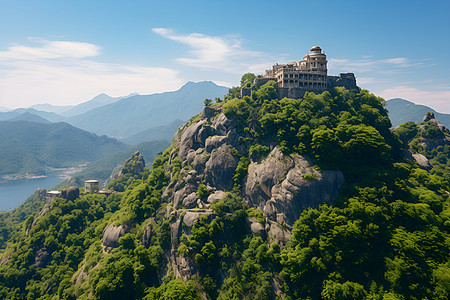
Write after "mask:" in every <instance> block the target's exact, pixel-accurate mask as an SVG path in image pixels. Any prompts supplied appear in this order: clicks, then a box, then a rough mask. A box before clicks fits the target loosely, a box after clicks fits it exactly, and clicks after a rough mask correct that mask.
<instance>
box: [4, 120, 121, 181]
mask: <svg viewBox="0 0 450 300" xmlns="http://www.w3.org/2000/svg"><path fill="white" fill-rule="evenodd" d="M126 147H127V145H126V144H124V143H122V142H119V141H117V140H116V139H112V138H108V137H106V136H97V135H96V134H92V133H89V132H86V131H84V130H81V129H79V128H75V127H73V126H72V125H69V124H67V123H48V124H44V123H36V122H29V121H2V122H0V175H6V174H14V175H24V174H26V173H31V174H45V168H46V167H66V166H73V165H76V164H78V163H82V162H89V161H95V160H98V159H100V158H101V157H103V156H105V155H108V154H110V153H114V152H117V151H120V150H123V149H125V148H126Z"/></svg>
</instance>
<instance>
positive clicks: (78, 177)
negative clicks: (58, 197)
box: [56, 141, 170, 188]
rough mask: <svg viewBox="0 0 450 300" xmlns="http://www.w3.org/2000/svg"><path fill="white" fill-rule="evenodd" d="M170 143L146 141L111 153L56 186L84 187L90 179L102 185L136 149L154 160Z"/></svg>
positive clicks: (146, 157)
mask: <svg viewBox="0 0 450 300" xmlns="http://www.w3.org/2000/svg"><path fill="white" fill-rule="evenodd" d="M169 145H170V143H169V142H168V141H152V142H144V143H140V144H138V145H135V146H131V147H129V148H127V149H125V150H122V151H120V152H116V153H112V154H109V155H107V156H105V157H103V158H101V159H99V160H97V161H95V162H93V163H91V164H89V165H88V167H87V168H86V169H84V170H82V171H80V172H78V173H76V174H74V175H73V176H72V177H71V178H70V179H67V180H64V181H62V182H60V183H59V184H58V185H57V186H56V188H64V187H68V186H78V187H83V186H84V181H85V180H89V179H95V180H99V181H100V186H102V185H103V183H105V181H107V180H108V179H109V177H110V176H111V175H112V173H113V171H114V170H115V169H117V168H118V167H121V166H123V162H124V161H125V160H126V159H127V158H129V157H130V156H131V155H132V154H133V153H135V152H136V151H139V152H140V153H141V154H142V155H143V157H144V159H145V160H146V161H153V160H154V159H155V157H156V156H157V155H158V153H159V152H161V151H164V150H165V149H167V147H168V146H169ZM119 170H120V168H119V169H118V171H119Z"/></svg>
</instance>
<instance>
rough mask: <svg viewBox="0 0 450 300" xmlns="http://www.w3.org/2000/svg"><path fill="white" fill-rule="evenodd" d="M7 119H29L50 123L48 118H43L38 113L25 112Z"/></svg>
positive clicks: (30, 120)
mask: <svg viewBox="0 0 450 300" xmlns="http://www.w3.org/2000/svg"><path fill="white" fill-rule="evenodd" d="M9 121H29V122H36V123H50V121H49V120H47V119H44V118H42V117H40V116H38V115H35V114H32V113H29V112H26V113H23V114H21V115H18V116H17V117H14V118H12V119H9Z"/></svg>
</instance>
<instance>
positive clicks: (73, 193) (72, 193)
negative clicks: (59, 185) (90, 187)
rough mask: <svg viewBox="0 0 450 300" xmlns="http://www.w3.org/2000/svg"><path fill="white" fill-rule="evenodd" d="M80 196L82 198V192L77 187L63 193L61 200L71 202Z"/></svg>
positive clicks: (67, 189)
mask: <svg viewBox="0 0 450 300" xmlns="http://www.w3.org/2000/svg"><path fill="white" fill-rule="evenodd" d="M79 196H80V190H79V189H78V188H77V187H75V186H71V187H68V188H66V189H63V190H62V191H61V198H64V199H67V200H69V201H74V200H75V199H77V198H78V197H79Z"/></svg>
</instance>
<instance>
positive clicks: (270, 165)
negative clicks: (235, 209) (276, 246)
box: [245, 148, 344, 226]
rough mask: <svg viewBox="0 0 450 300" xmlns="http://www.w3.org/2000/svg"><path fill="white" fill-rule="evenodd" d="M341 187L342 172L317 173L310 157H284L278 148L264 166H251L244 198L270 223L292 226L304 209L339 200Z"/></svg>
mask: <svg viewBox="0 0 450 300" xmlns="http://www.w3.org/2000/svg"><path fill="white" fill-rule="evenodd" d="M305 174H307V175H309V176H306V178H304V177H303V175H305ZM308 177H311V179H307V178H308ZM313 178H316V179H313ZM342 184H344V176H343V174H342V172H340V171H323V172H321V173H320V172H317V171H316V170H314V168H313V167H312V162H311V161H310V160H309V159H308V158H306V157H304V156H300V155H293V156H292V157H290V156H285V155H283V153H281V152H280V151H279V150H278V148H275V149H274V150H272V152H271V153H270V154H269V156H268V157H267V158H266V159H265V160H263V161H262V162H261V163H251V164H250V166H249V168H248V176H247V183H246V188H245V196H246V200H247V201H248V203H249V205H250V206H254V207H258V208H259V209H261V210H262V211H263V212H264V215H266V216H267V217H268V218H269V220H271V221H275V222H278V223H283V222H284V223H286V224H287V225H288V226H292V225H293V224H294V222H295V221H296V220H297V219H298V217H299V216H300V213H301V212H302V210H303V209H305V208H307V207H317V206H318V205H319V204H322V203H325V202H328V201H330V200H331V199H332V198H334V197H336V196H337V194H338V189H339V187H340V186H341V185H342Z"/></svg>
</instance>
